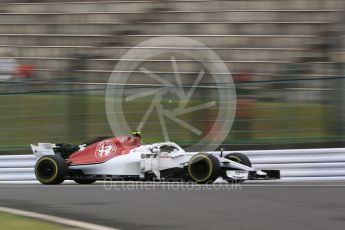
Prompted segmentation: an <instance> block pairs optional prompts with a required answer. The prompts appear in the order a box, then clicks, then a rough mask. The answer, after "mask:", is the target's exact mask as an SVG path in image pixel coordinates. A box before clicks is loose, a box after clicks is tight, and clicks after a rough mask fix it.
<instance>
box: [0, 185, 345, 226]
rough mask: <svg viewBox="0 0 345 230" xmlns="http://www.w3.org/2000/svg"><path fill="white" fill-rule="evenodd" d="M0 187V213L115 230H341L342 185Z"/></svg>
mask: <svg viewBox="0 0 345 230" xmlns="http://www.w3.org/2000/svg"><path fill="white" fill-rule="evenodd" d="M107 188H108V189H109V188H110V189H109V190H107V189H105V188H104V186H103V184H95V185H85V186H84V185H75V184H64V185H59V186H43V185H38V184H34V185H6V184H1V185H0V206H5V207H12V208H18V209H24V210H27V211H35V212H39V213H44V214H50V215H55V216H59V217H65V218H70V219H75V220H82V221H87V222H90V223H95V224H100V225H105V226H109V227H114V228H119V229H236V230H241V229H256V230H261V229H262V230H270V229H274V230H277V229H288V230H292V229H303V230H305V229H313V230H317V229H323V230H324V229H332V230H336V229H341V230H343V229H345V199H344V197H345V183H344V182H343V183H339V182H332V183H324V182H322V183H317V182H312V183H278V184H275V183H269V184H255V183H254V184H247V185H246V184H243V185H241V186H231V185H227V184H223V185H212V186H194V185H193V186H192V185H189V186H183V185H179V186H177V185H175V186H172V185H166V184H161V185H157V184H148V185H142V184H140V185H136V186H134V185H133V184H125V185H123V184H122V185H119V184H117V185H116V186H109V185H108V187H107Z"/></svg>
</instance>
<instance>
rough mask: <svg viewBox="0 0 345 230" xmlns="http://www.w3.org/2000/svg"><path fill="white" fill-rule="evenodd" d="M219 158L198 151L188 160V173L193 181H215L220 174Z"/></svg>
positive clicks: (200, 182)
mask: <svg viewBox="0 0 345 230" xmlns="http://www.w3.org/2000/svg"><path fill="white" fill-rule="evenodd" d="M220 172H221V169H220V163H219V161H218V159H217V158H216V157H215V156H213V155H211V154H207V153H198V154H196V155H194V156H193V157H192V158H191V159H190V160H189V162H188V166H187V173H188V176H189V177H190V179H192V181H194V182H196V183H199V184H205V183H212V182H214V181H215V180H216V179H217V178H218V177H219V175H220Z"/></svg>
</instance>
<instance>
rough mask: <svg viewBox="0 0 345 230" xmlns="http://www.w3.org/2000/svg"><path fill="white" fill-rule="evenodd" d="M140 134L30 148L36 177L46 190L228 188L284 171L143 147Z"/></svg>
mask: <svg viewBox="0 0 345 230" xmlns="http://www.w3.org/2000/svg"><path fill="white" fill-rule="evenodd" d="M140 142H141V136H140V133H138V132H136V133H134V134H133V135H128V136H120V137H98V138H95V139H93V140H90V141H88V142H86V143H83V144H80V145H78V146H73V145H71V144H51V143H39V144H38V145H37V146H36V145H31V148H32V151H33V153H34V154H35V156H36V158H37V162H36V165H35V175H36V177H37V179H38V180H39V181H40V182H41V183H43V184H60V183H62V182H63V181H64V180H74V181H75V182H77V183H79V184H91V183H93V182H95V181H96V180H102V179H111V180H126V181H133V180H141V181H148V180H151V181H193V182H196V183H200V184H203V183H210V182H214V181H215V180H216V179H217V178H219V177H222V178H223V179H224V180H226V181H229V182H236V183H237V182H243V181H245V180H263V179H279V178H280V172H279V170H256V169H254V168H252V167H251V162H250V160H249V159H248V157H246V156H245V155H243V154H241V153H230V154H227V155H225V156H223V154H216V153H214V154H210V153H189V152H185V151H184V150H183V149H182V148H181V147H180V146H178V145H177V144H175V143H173V142H162V143H155V144H147V145H141V143H140Z"/></svg>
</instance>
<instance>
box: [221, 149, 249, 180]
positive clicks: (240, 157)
mask: <svg viewBox="0 0 345 230" xmlns="http://www.w3.org/2000/svg"><path fill="white" fill-rule="evenodd" d="M224 158H226V159H228V160H231V161H235V162H237V163H240V164H243V165H245V166H248V167H252V162H251V161H250V160H249V158H248V157H247V156H246V155H244V154H243V153H229V154H227V155H225V156H224ZM225 177H226V176H225V172H224V179H225ZM225 180H226V181H228V182H229V183H232V184H238V183H242V182H244V181H245V180H238V179H237V180H234V179H225Z"/></svg>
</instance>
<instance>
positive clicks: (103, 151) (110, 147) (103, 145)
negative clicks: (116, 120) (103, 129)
mask: <svg viewBox="0 0 345 230" xmlns="http://www.w3.org/2000/svg"><path fill="white" fill-rule="evenodd" d="M116 149H117V147H116V145H115V144H114V142H112V141H111V140H105V141H102V142H100V143H99V144H98V145H97V148H96V152H95V156H96V157H97V158H100V157H107V156H112V155H114V154H115V153H116Z"/></svg>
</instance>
